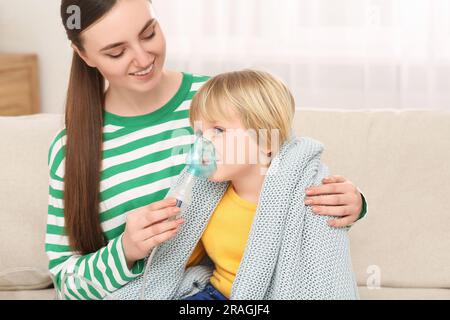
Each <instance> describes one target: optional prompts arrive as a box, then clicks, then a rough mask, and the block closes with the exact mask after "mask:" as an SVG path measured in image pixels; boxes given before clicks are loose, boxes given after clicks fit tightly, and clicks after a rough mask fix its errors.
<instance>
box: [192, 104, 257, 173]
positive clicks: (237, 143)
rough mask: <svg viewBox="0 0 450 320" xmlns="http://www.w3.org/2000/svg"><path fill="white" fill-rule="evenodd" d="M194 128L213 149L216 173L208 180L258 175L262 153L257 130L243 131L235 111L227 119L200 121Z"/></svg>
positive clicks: (243, 128)
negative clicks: (254, 173) (198, 130)
mask: <svg viewBox="0 0 450 320" xmlns="http://www.w3.org/2000/svg"><path fill="white" fill-rule="evenodd" d="M195 127H196V129H200V130H201V131H202V132H203V136H204V137H205V138H206V139H208V140H210V141H211V142H212V143H213V144H214V147H215V149H216V150H215V152H216V162H217V170H216V172H215V173H214V174H213V175H212V176H211V177H210V178H209V180H210V181H214V182H223V181H232V180H235V179H239V178H242V177H245V176H248V175H249V173H250V172H258V171H257V170H258V169H259V168H260V163H261V161H262V159H263V158H264V152H262V150H260V148H259V146H258V141H257V140H258V138H257V135H256V131H255V130H251V129H250V130H249V129H246V128H245V127H244V126H243V124H242V121H241V119H240V117H239V116H238V115H237V114H236V113H235V112H234V111H232V110H230V117H229V119H227V120H218V121H214V122H210V121H207V120H205V119H203V118H201V119H199V120H198V121H196V122H195Z"/></svg>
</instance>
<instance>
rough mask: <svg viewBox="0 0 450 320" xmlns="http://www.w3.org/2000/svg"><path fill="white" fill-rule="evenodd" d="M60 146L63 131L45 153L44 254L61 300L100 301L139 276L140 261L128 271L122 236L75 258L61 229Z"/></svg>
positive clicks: (62, 211)
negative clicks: (47, 184) (46, 215)
mask: <svg viewBox="0 0 450 320" xmlns="http://www.w3.org/2000/svg"><path fill="white" fill-rule="evenodd" d="M64 145H65V130H63V131H61V132H60V133H59V134H58V135H57V136H56V138H55V139H54V141H53V143H52V144H51V146H50V149H49V153H48V165H49V198H48V199H49V201H48V218H47V232H46V238H45V251H46V253H47V256H48V258H49V270H50V273H51V275H52V276H53V278H54V282H55V286H56V287H57V288H56V289H57V290H58V292H59V293H60V294H61V296H64V298H65V299H69V300H97V299H102V298H104V297H105V296H106V294H107V293H111V292H113V291H115V290H117V289H119V288H120V287H122V286H124V285H125V284H126V283H128V282H130V281H131V280H133V279H134V278H136V277H137V276H138V275H140V274H141V273H142V271H143V267H144V266H143V261H139V262H137V263H136V264H135V266H134V267H133V269H132V270H129V269H128V267H127V263H126V259H125V255H124V252H123V247H122V235H120V236H118V237H116V238H114V239H112V240H110V241H109V243H108V245H106V246H105V247H103V248H101V249H100V250H98V251H97V252H94V253H91V254H88V255H79V254H77V253H76V252H74V251H73V250H72V249H71V247H70V245H69V240H68V237H67V235H66V232H65V227H64V226H65V224H64V204H63V190H64V180H63V178H62V177H61V176H60V175H57V169H58V168H59V167H60V166H62V165H63V159H64V152H65V146H64ZM63 284H64V285H63ZM63 287H64V289H63ZM62 289H63V291H64V292H62V291H61V290H62Z"/></svg>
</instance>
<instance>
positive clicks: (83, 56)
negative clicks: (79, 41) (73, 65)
mask: <svg viewBox="0 0 450 320" xmlns="http://www.w3.org/2000/svg"><path fill="white" fill-rule="evenodd" d="M71 47H72V49H73V50H74V51H75V52H76V53H77V54H78V55H79V56H80V58H81V59H83V61H84V62H85V63H86V64H87V65H88V66H89V67H91V68H95V67H96V66H95V64H94V63H93V62H92V61H91V60H90V59H89V58H88V57H87V56H86V55H85V54H84V53H83V52H82V51H81V50H80V49H78V47H77V46H76V45H74V44H73V43H72V45H71Z"/></svg>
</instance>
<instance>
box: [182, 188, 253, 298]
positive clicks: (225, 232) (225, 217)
mask: <svg viewBox="0 0 450 320" xmlns="http://www.w3.org/2000/svg"><path fill="white" fill-rule="evenodd" d="M256 207H257V205H256V204H254V203H252V202H250V201H247V200H244V199H242V198H240V197H239V196H238V195H237V194H236V192H235V191H234V189H233V187H232V186H231V185H230V187H228V189H227V191H226V192H225V195H224V196H223V198H222V200H221V201H220V202H219V204H218V205H217V208H216V210H215V211H214V212H213V214H212V216H211V219H210V221H209V223H208V225H207V227H206V229H205V232H204V233H203V236H202V238H201V241H199V243H198V245H197V247H196V248H195V249H194V252H193V253H192V255H191V257H190V259H189V262H188V267H189V266H193V265H196V264H198V263H199V262H200V260H201V259H202V258H203V257H204V255H205V253H206V254H208V256H209V257H210V258H211V260H212V261H213V262H214V265H215V269H214V273H213V275H212V277H211V284H212V285H213V286H214V287H215V288H216V289H217V290H218V291H220V292H221V293H222V294H223V295H224V296H226V297H227V298H230V296H231V287H232V285H233V281H234V279H235V277H236V273H237V271H238V269H239V265H240V263H241V260H242V257H243V255H244V251H245V247H246V245H247V240H248V236H249V233H250V229H251V226H252V223H253V218H254V216H255V212H256Z"/></svg>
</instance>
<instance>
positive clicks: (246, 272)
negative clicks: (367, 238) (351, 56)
mask: <svg viewBox="0 0 450 320" xmlns="http://www.w3.org/2000/svg"><path fill="white" fill-rule="evenodd" d="M322 151H323V145H322V144H321V143H319V142H316V141H315V140H313V139H310V138H301V139H297V138H295V137H292V138H291V139H290V140H289V141H287V142H286V143H285V144H284V145H283V146H282V147H281V150H280V152H279V153H278V155H277V156H276V157H275V158H274V160H273V161H272V163H271V165H270V168H269V170H268V172H267V175H266V178H265V180H264V184H263V188H262V191H261V195H260V200H259V203H258V207H257V211H256V214H255V218H254V222H253V225H252V228H251V231H250V235H249V239H248V242H247V247H246V249H245V252H244V256H243V259H242V261H241V264H240V267H239V270H238V272H237V275H236V279H235V281H234V283H233V287H232V293H231V299H242V300H265V299H277V300H279V299H357V298H358V291H357V287H356V282H355V277H354V274H353V270H352V263H351V258H350V246H349V239H348V235H347V229H345V228H342V229H335V228H331V227H329V226H328V224H327V223H326V221H327V220H328V219H330V217H323V216H319V215H316V214H314V213H313V212H312V210H311V208H310V207H307V206H305V205H304V198H305V189H306V188H308V187H310V186H313V185H320V184H321V180H322V179H323V178H324V177H325V176H327V175H328V169H327V167H326V166H325V165H323V164H322V163H321V160H320V156H321V154H322ZM183 174H186V171H184V172H183V173H182V175H183ZM227 187H228V183H213V182H210V181H208V180H206V179H198V180H197V182H196V183H195V185H194V188H193V191H192V201H191V203H190V204H189V205H188V206H187V207H186V208H185V210H184V211H183V217H184V219H185V220H186V223H185V224H184V225H183V227H182V228H181V229H180V232H179V233H178V235H177V236H176V237H174V238H173V239H171V240H169V241H167V242H165V243H163V244H162V245H161V246H160V247H159V248H158V250H157V251H156V253H155V256H154V259H153V261H152V264H151V266H150V271H149V273H148V277H147V280H146V284H145V285H146V289H145V298H146V299H181V298H183V297H186V296H189V295H192V294H195V293H197V292H198V291H200V290H202V289H203V288H204V286H205V285H206V284H207V283H208V281H209V278H210V277H211V274H212V270H213V269H212V265H211V263H210V261H206V263H204V264H202V265H200V266H196V267H192V268H189V269H187V270H186V269H185V266H186V264H187V261H188V259H189V257H190V256H191V254H192V252H193V250H194V248H195V247H196V244H197V243H198V241H199V240H200V238H201V236H202V234H203V231H204V230H205V228H206V226H207V224H208V221H209V219H210V217H211V214H212V213H213V212H214V210H215V208H216V206H217V204H218V203H219V201H220V200H221V198H222V196H223V195H224V193H225V191H226V189H227ZM142 285H143V277H142V276H140V277H138V278H136V279H135V280H133V281H132V282H130V283H128V284H127V285H125V286H124V287H123V288H121V289H119V290H117V291H115V292H114V293H113V298H115V299H138V298H139V293H140V290H141V288H142Z"/></svg>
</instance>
